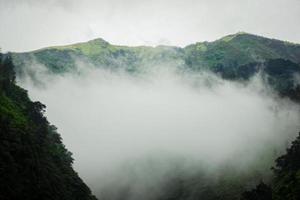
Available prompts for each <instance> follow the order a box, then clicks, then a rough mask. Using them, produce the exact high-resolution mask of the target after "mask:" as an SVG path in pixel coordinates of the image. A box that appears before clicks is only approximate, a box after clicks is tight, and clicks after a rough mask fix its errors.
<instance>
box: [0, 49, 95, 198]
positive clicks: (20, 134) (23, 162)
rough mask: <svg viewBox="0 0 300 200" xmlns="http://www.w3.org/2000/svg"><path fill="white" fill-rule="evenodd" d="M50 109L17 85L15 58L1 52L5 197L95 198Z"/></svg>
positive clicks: (1, 186) (0, 168)
mask: <svg viewBox="0 0 300 200" xmlns="http://www.w3.org/2000/svg"><path fill="white" fill-rule="evenodd" d="M44 109H45V106H44V105H43V104H41V103H40V102H32V101H31V100H30V99H29V98H28V96H27V92H26V91H25V90H23V89H22V88H20V87H18V86H17V85H15V74H14V71H13V65H12V63H11V59H10V56H9V55H2V54H0V199H2V200H12V199H24V200H41V199H57V200H58V199H61V200H71V199H72V200H74V199H78V200H92V199H95V198H94V197H93V196H92V195H91V192H90V190H89V188H88V187H87V186H86V185H85V184H84V183H83V181H82V180H81V179H80V178H79V177H78V175H77V173H76V172H75V171H74V170H73V169H72V162H73V159H72V157H71V153H70V152H69V151H68V150H67V149H66V148H65V147H64V145H63V143H62V141H61V137H60V135H59V134H58V133H57V132H56V128H55V127H54V126H53V125H50V124H49V122H48V121H47V119H46V117H44V115H43V112H44Z"/></svg>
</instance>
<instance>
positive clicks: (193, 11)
mask: <svg viewBox="0 0 300 200" xmlns="http://www.w3.org/2000/svg"><path fill="white" fill-rule="evenodd" d="M299 11H300V2H299V1H297V0H288V1H282V0H275V1H274V0H272V1H271V0H266V1H259V0H255V1H253V0H252V1H250V0H243V1H240V0H228V1H217V0H213V1H211V0H209V1H208V0H200V1H196V0H187V1H181V0H165V1H159V0H153V1H137V0H128V1H122V0H110V1H109V0H100V1H96V0H87V1H80V2H78V1H72V0H63V1H58V0H46V1H43V2H41V1H37V0H27V1H17V0H13V1H5V0H0V24H1V29H0V44H1V47H2V49H3V51H8V50H10V51H27V50H33V49H37V48H41V47H45V46H53V45H62V44H69V43H75V42H80V41H86V40H89V39H92V38H95V37H102V38H103V39H105V40H107V41H109V42H111V43H114V44H125V45H157V44H161V42H163V43H164V44H171V45H179V46H185V45H188V44H190V43H194V42H197V41H204V40H215V39H217V38H219V37H222V36H224V35H227V34H232V33H235V32H238V31H246V32H250V33H255V34H261V35H264V36H267V37H274V38H279V39H283V40H289V41H292V42H299V41H300V37H299V35H298V34H295V33H298V32H299V31H300V28H299V27H300V26H297V25H298V19H299V18H300V16H299V15H300V14H299V13H300V12H299ZM165 41H167V42H166V43H165Z"/></svg>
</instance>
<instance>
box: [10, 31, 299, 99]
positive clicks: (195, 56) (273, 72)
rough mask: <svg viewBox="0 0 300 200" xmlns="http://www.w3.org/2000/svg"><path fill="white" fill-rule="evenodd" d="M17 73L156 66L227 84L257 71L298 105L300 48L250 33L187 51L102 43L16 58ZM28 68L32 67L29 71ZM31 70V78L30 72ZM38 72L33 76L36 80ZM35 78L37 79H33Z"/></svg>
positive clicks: (90, 42)
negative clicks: (205, 74)
mask: <svg viewBox="0 0 300 200" xmlns="http://www.w3.org/2000/svg"><path fill="white" fill-rule="evenodd" d="M13 58H14V59H13V61H14V63H15V65H16V71H17V73H18V74H22V73H24V71H25V70H24V69H26V66H31V65H36V64H40V65H43V66H46V68H47V70H48V71H49V72H50V73H55V74H57V73H66V72H74V71H78V65H80V63H82V62H84V63H85V65H86V63H89V64H91V65H92V66H95V67H103V68H109V69H116V68H117V69H123V70H126V71H129V72H131V73H136V72H142V71H145V70H147V69H149V68H151V67H154V66H159V67H166V66H168V67H173V68H178V69H180V70H189V71H201V70H208V71H211V72H214V73H217V74H220V76H222V77H223V78H225V79H230V80H232V79H233V80H247V79H249V78H251V77H252V76H253V75H255V74H257V73H258V72H264V73H263V75H264V79H265V81H266V82H267V83H269V85H270V86H271V87H273V89H275V90H277V91H278V92H279V93H280V94H281V95H283V96H288V97H290V98H292V99H293V100H296V101H299V100H300V97H299V92H297V91H299V86H298V85H299V84H298V82H299V80H295V76H294V75H295V74H298V73H299V72H300V70H299V69H300V66H299V64H300V45H298V44H293V43H289V42H284V41H280V40H275V39H268V38H265V37H261V36H256V35H251V34H247V33H237V34H234V35H229V36H226V37H223V38H221V39H219V40H216V41H213V42H199V43H196V44H192V45H189V46H187V47H185V48H179V47H173V46H157V47H147V46H137V47H128V46H117V45H112V44H109V43H108V42H106V41H104V40H103V39H95V40H91V41H89V42H85V43H78V44H73V45H67V46H57V47H50V48H44V49H40V50H37V51H33V52H27V53H15V54H13ZM27 68H28V67H27ZM26 70H27V73H28V71H30V70H28V69H26ZM34 74H35V72H31V75H32V76H34ZM33 78H34V77H33Z"/></svg>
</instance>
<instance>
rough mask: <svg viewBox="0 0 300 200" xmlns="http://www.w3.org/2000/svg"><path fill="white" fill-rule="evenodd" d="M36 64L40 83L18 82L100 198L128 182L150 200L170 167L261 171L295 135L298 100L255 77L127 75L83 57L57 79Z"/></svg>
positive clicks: (160, 71)
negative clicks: (74, 69) (282, 95)
mask: <svg viewBox="0 0 300 200" xmlns="http://www.w3.org/2000/svg"><path fill="white" fill-rule="evenodd" d="M32 67H33V68H34V69H35V71H36V73H37V77H38V80H35V81H32V79H30V77H29V76H26V75H23V76H22V77H20V76H19V77H18V84H20V85H21V86H23V87H25V88H26V89H28V91H29V95H30V97H31V98H32V99H33V100H39V101H41V102H42V103H44V104H45V105H46V106H47V109H46V116H47V118H48V120H49V121H50V122H51V123H52V124H54V125H55V126H57V127H58V131H59V132H60V133H61V135H62V138H63V142H64V144H65V145H66V147H67V148H68V149H69V150H70V151H71V152H73V157H74V158H75V162H74V167H75V169H76V171H78V172H79V175H80V176H81V177H82V178H83V179H84V180H85V181H86V183H87V184H88V185H89V186H90V187H91V188H92V190H93V192H94V193H95V194H97V195H98V196H101V195H107V194H108V195H110V198H111V199H114V198H117V197H116V196H113V195H118V194H117V193H118V192H117V191H119V190H121V189H122V188H124V187H125V188H127V190H128V191H129V194H127V195H129V196H130V199H139V198H141V197H143V199H147V198H146V196H147V197H148V199H154V198H155V195H157V194H159V193H160V192H161V190H162V188H163V185H164V184H165V183H167V182H168V181H169V180H172V177H173V176H175V175H174V173H175V172H176V173H177V174H178V173H180V174H182V173H184V174H186V175H187V176H192V175H193V174H194V173H198V171H202V172H204V173H205V174H211V173H212V174H218V173H219V171H220V170H221V166H224V165H226V166H229V169H231V170H233V171H234V172H235V173H239V172H241V173H247V172H249V171H251V170H252V169H253V168H254V169H255V170H257V171H261V172H262V173H267V172H268V171H269V168H270V167H271V165H272V162H271V161H272V160H273V159H274V158H276V157H277V156H278V155H280V154H281V153H282V152H283V151H284V149H285V148H286V147H287V144H288V143H289V141H291V140H293V139H294V138H295V136H296V135H297V132H298V131H299V107H298V105H296V104H294V103H292V102H291V101H289V100H288V99H281V98H278V97H277V95H276V93H275V92H273V91H272V90H271V89H270V88H269V87H268V86H266V85H265V84H264V81H263V79H262V78H261V76H260V75H257V76H255V77H253V78H252V79H251V80H250V81H249V82H247V83H238V82H232V81H226V80H223V79H221V78H220V77H218V76H216V75H213V74H210V73H205V72H202V73H191V72H182V71H178V70H176V69H173V68H171V67H165V66H153V68H152V69H151V70H148V71H146V72H143V73H136V74H129V73H128V72H124V71H121V70H115V71H111V70H108V69H103V68H101V67H94V66H90V65H88V64H84V63H80V64H79V66H78V70H77V71H78V72H79V73H66V74H63V75H51V74H50V73H49V72H47V70H46V69H45V68H44V67H43V66H41V65H39V64H36V65H35V66H32ZM37 69H40V70H37ZM120 188H121V189H120ZM128 188H129V189H128ZM118 189H119V190H118Z"/></svg>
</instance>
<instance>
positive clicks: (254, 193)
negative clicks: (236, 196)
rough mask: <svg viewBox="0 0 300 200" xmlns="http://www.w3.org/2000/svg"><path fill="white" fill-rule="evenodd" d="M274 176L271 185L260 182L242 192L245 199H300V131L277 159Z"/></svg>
mask: <svg viewBox="0 0 300 200" xmlns="http://www.w3.org/2000/svg"><path fill="white" fill-rule="evenodd" d="M272 170H273V172H274V178H273V181H272V182H271V184H270V186H268V185H266V184H265V183H260V184H259V185H258V186H257V187H256V188H255V189H253V190H251V191H246V192H244V193H243V194H242V199H244V200H271V199H274V200H286V199H288V200H298V199H300V133H299V136H298V137H297V139H296V140H295V141H293V142H292V145H291V147H290V148H288V149H287V152H286V154H284V155H282V156H280V157H279V158H277V159H276V166H275V167H274V168H272Z"/></svg>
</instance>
